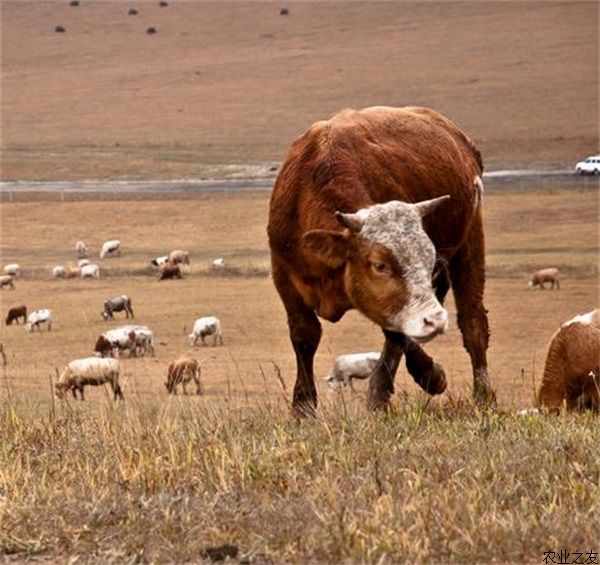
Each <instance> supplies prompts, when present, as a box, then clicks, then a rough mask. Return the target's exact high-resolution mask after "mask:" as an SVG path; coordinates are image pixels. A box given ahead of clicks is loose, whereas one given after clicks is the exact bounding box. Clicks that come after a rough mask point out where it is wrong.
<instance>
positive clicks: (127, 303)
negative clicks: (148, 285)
mask: <svg viewBox="0 0 600 565" xmlns="http://www.w3.org/2000/svg"><path fill="white" fill-rule="evenodd" d="M115 312H125V317H126V318H129V316H131V317H132V318H133V307H132V306H131V298H129V296H127V295H126V294H123V295H121V296H115V297H114V298H108V299H107V300H106V301H105V302H104V309H103V310H102V317H103V318H104V319H105V320H109V319H110V320H114V319H115V316H114V313H115Z"/></svg>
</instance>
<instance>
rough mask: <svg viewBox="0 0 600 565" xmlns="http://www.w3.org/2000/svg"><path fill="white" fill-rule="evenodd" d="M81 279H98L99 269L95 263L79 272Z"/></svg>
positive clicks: (85, 266)
mask: <svg viewBox="0 0 600 565" xmlns="http://www.w3.org/2000/svg"><path fill="white" fill-rule="evenodd" d="M79 272H80V273H81V278H82V279H99V278H100V267H99V266H98V265H96V264H95V263H90V264H89V265H84V266H83V267H81V269H80V270H79Z"/></svg>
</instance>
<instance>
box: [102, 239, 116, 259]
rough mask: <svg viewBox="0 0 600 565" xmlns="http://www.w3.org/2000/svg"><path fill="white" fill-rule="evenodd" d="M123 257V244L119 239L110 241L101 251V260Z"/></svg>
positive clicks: (104, 244) (103, 245)
mask: <svg viewBox="0 0 600 565" xmlns="http://www.w3.org/2000/svg"><path fill="white" fill-rule="evenodd" d="M120 256H121V242H120V241H119V240H118V239H109V240H108V241H105V242H104V243H103V244H102V249H100V259H104V258H105V257H120Z"/></svg>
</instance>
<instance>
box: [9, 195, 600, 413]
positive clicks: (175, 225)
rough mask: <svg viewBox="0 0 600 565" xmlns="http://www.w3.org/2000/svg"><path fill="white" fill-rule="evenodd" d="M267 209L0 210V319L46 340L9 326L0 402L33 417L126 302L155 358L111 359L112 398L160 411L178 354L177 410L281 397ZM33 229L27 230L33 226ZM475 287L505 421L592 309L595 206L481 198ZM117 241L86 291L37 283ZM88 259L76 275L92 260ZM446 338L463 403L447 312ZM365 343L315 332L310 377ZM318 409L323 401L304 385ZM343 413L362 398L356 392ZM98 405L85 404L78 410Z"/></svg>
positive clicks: (288, 363)
mask: <svg viewBox="0 0 600 565" xmlns="http://www.w3.org/2000/svg"><path fill="white" fill-rule="evenodd" d="M268 198H269V196H268V194H266V193H255V194H247V195H230V196H225V195H211V196H202V197H198V198H194V199H186V200H181V199H180V200H169V199H167V198H165V199H157V200H130V201H128V200H119V201H110V200H105V201H77V202H64V203H63V202H48V201H45V202H39V201H38V202H14V203H3V204H2V205H1V208H0V211H1V219H2V238H1V249H2V262H3V263H7V262H13V261H18V262H20V263H21V265H22V267H23V271H24V272H23V276H22V278H19V279H17V281H16V290H14V291H4V292H3V293H2V294H1V295H0V297H1V300H2V316H3V318H4V316H5V314H6V310H7V309H8V308H9V307H11V306H14V305H16V304H21V303H24V304H27V306H28V308H29V310H33V309H34V308H40V307H48V308H52V309H53V311H54V314H55V319H54V324H53V327H52V331H51V332H46V331H45V330H43V331H41V332H39V333H38V332H35V333H32V334H28V333H27V332H26V331H25V330H24V329H23V326H16V325H13V326H10V327H7V326H5V325H3V326H2V330H1V332H0V336H1V341H2V342H3V343H4V345H5V350H6V353H7V356H8V365H7V367H6V373H5V376H6V379H5V381H4V383H3V384H4V386H3V390H2V391H1V392H0V394H1V395H2V396H4V395H6V394H11V395H12V396H13V397H14V398H20V399H22V400H24V399H29V400H31V401H34V403H33V404H32V406H34V407H35V408H32V410H36V411H37V410H38V409H39V408H40V406H46V407H48V406H49V403H50V402H51V394H50V380H53V379H54V378H55V377H54V375H55V369H59V370H60V369H61V368H62V366H63V365H64V364H65V363H66V362H67V361H69V360H71V359H73V358H76V357H83V356H88V355H90V354H91V353H92V347H93V344H94V341H95V338H96V336H97V335H98V334H100V333H101V332H102V331H104V330H105V329H108V328H110V327H114V326H116V325H118V324H119V323H120V321H121V318H122V314H121V313H117V314H116V316H117V318H119V320H118V321H116V322H104V321H103V320H102V318H101V316H100V311H101V308H102V302H103V300H105V299H106V298H108V297H110V296H114V295H117V294H122V293H126V294H128V295H129V296H130V297H131V298H132V300H133V308H134V311H135V313H136V319H135V322H136V323H143V324H147V325H149V326H150V327H151V328H152V329H153V330H154V332H155V337H156V342H157V347H156V350H157V354H156V357H146V358H139V359H123V360H122V367H123V373H124V394H125V398H126V399H127V397H130V398H131V397H132V396H137V397H139V399H140V400H141V401H143V402H144V403H150V404H152V405H160V404H161V403H162V402H163V401H164V400H165V399H166V397H167V395H166V391H165V389H164V385H163V383H164V381H165V377H166V370H167V366H168V364H169V363H170V362H171V361H172V360H173V359H175V358H176V357H178V356H179V355H180V354H183V353H192V354H193V355H195V356H196V357H197V358H202V357H204V356H206V355H209V354H211V353H214V354H215V358H214V359H209V360H207V361H206V363H205V365H204V367H203V373H202V379H203V382H204V386H205V396H204V397H201V398H193V399H190V402H198V403H203V404H206V405H208V406H211V405H214V404H215V403H217V404H224V403H225V404H235V405H240V404H242V405H248V404H258V405H260V404H261V403H262V402H263V401H264V399H265V398H267V397H268V398H270V399H271V400H272V401H280V399H281V397H282V393H283V391H282V386H281V384H280V382H279V381H278V379H277V369H276V368H278V369H279V370H280V371H281V375H282V378H283V382H284V384H285V387H286V388H287V389H288V391H289V390H291V387H292V385H293V382H294V370H295V368H294V367H295V366H294V358H293V354H292V349H291V346H290V344H289V341H288V337H287V327H286V323H285V315H284V311H283V307H282V306H281V304H280V302H279V299H278V297H277V295H276V293H275V290H274V287H273V285H272V283H271V281H270V279H269V277H268V270H269V257H268V250H267V241H266V233H265V225H266V220H267V208H268ZM40 217H43V218H44V222H43V225H41V224H40V223H39V218H40ZM485 225H486V233H487V257H488V273H489V275H488V282H487V296H486V301H485V302H486V305H487V307H488V309H489V311H490V319H491V327H492V337H491V347H490V352H489V353H490V366H491V375H492V379H493V382H494V385H495V387H496V388H497V391H498V397H499V401H500V405H501V406H502V407H505V408H514V407H519V406H521V407H523V406H530V405H531V404H532V402H533V392H532V389H533V386H534V384H536V383H538V382H539V380H540V377H541V370H542V365H543V360H544V354H545V347H546V344H547V342H548V340H549V338H550V336H551V335H552V333H553V332H554V331H555V329H556V328H557V326H558V324H560V323H561V322H563V321H565V320H567V319H568V318H570V317H572V316H573V315H574V314H576V313H581V312H586V311H589V310H591V309H592V308H594V307H596V306H597V305H598V266H597V260H598V194H597V192H595V191H594V190H569V191H567V190H542V189H534V188H532V189H530V190H527V191H523V192H506V193H502V192H501V191H500V190H497V191H490V192H489V193H488V194H487V196H486V199H485ZM113 237H118V238H120V239H121V240H122V245H123V255H122V257H120V258H110V259H105V260H102V261H100V260H99V259H98V260H97V261H98V262H99V264H100V269H101V278H100V280H79V279H75V280H52V279H51V278H50V272H51V269H52V267H53V266H54V265H56V264H63V265H68V264H71V263H72V264H75V263H76V257H75V251H74V244H75V241H77V240H78V239H82V240H84V241H85V242H86V243H87V245H88V247H89V248H90V250H91V251H92V253H93V255H94V256H96V257H97V252H98V250H99V248H100V245H101V243H102V241H103V240H104V239H108V238H113ZM174 248H184V249H188V250H189V251H190V254H191V263H192V264H191V269H190V271H189V272H187V273H186V274H185V275H184V279H183V280H172V281H162V282H158V281H157V280H156V278H155V276H154V275H153V271H152V269H151V268H150V265H149V261H150V259H152V258H153V257H155V256H157V255H159V254H164V253H166V252H168V251H169V250H171V249H174ZM94 256H92V260H96V259H94ZM216 257H223V258H224V259H225V261H226V263H227V265H228V269H229V270H228V271H226V272H225V273H224V274H217V273H214V272H212V270H211V262H212V260H213V259H214V258H216ZM546 266H558V267H560V268H561V270H562V272H563V273H564V275H563V280H562V283H561V290H560V291H550V290H547V291H540V290H535V291H532V290H529V289H528V287H527V281H528V277H529V274H530V272H531V271H532V270H533V269H535V268H539V267H546ZM448 304H449V307H450V312H451V327H450V330H449V332H448V333H447V334H446V335H444V336H441V337H438V338H437V339H436V340H434V342H432V343H431V344H429V345H428V346H427V349H428V351H429V352H432V353H433V354H434V356H435V358H436V359H437V360H438V361H439V362H440V363H442V364H443V365H444V366H445V368H446V371H447V374H448V377H449V393H450V394H452V395H454V396H458V395H468V394H469V393H470V368H469V361H468V356H467V354H466V352H465V351H464V350H463V348H462V345H461V339H460V333H459V331H458V329H457V327H456V323H455V311H454V309H453V304H452V300H451V299H449V300H448ZM202 315H216V316H218V317H219V318H221V320H222V327H223V337H224V340H225V345H224V347H216V348H212V347H197V348H195V349H192V348H190V347H189V346H188V344H187V341H186V333H187V332H189V331H190V328H191V325H192V323H193V321H194V319H195V318H196V317H198V316H202ZM381 343H382V339H381V335H380V330H379V329H378V328H377V327H375V326H374V325H373V324H372V323H370V322H369V321H367V320H365V319H363V318H362V317H361V316H360V315H358V314H357V313H356V312H350V313H349V314H348V315H347V316H346V317H345V318H344V319H343V320H342V321H341V322H339V323H338V324H335V325H334V324H329V323H324V336H323V340H322V342H321V346H320V348H319V351H318V354H317V357H316V373H317V375H319V376H324V375H326V374H327V372H328V371H329V368H330V366H331V364H332V361H333V359H334V357H335V356H337V355H339V354H342V353H349V352H357V351H370V350H377V349H378V348H379V347H380V346H381ZM396 382H397V392H398V394H397V396H396V397H395V402H397V403H402V402H403V395H404V394H405V393H406V394H408V395H409V396H411V397H414V396H415V395H417V394H420V393H419V392H418V389H417V387H416V386H415V385H414V383H412V381H411V378H410V376H409V375H408V374H407V373H406V371H405V369H404V367H403V366H402V365H401V369H400V371H399V373H398V376H397V379H396ZM318 386H319V391H320V397H321V398H322V399H325V398H327V397H328V392H327V391H326V389H325V387H324V384H323V382H322V380H321V379H319V383H318ZM357 388H358V390H359V393H358V397H359V398H360V397H361V396H362V395H363V394H364V391H365V386H364V383H359V385H358V387H357ZM102 397H103V395H102V393H101V392H100V391H99V390H90V391H89V393H88V395H87V398H88V399H89V400H90V405H94V403H96V402H97V401H98V399H100V398H102Z"/></svg>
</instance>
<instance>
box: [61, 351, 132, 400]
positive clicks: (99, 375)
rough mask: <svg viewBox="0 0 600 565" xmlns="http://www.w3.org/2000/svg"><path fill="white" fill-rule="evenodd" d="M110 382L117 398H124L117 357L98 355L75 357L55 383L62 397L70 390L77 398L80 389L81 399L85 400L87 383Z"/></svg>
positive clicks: (100, 383) (95, 384) (96, 384)
mask: <svg viewBox="0 0 600 565" xmlns="http://www.w3.org/2000/svg"><path fill="white" fill-rule="evenodd" d="M105 383H109V384H110V386H111V388H112V391H113V394H114V397H115V400H117V399H118V398H121V399H123V392H122V391H121V387H120V386H119V362H118V361H117V360H116V359H99V358H98V357H85V358H83V359H74V360H73V361H71V362H70V363H69V364H68V365H67V366H66V367H65V369H64V371H63V372H62V374H61V375H60V377H59V378H58V381H57V383H56V385H55V389H56V396H57V397H58V398H60V399H62V398H64V397H65V394H66V393H67V392H68V391H69V390H70V391H72V393H73V398H75V399H77V394H76V391H79V395H80V396H81V400H84V396H83V389H84V386H85V385H94V386H98V385H103V384H105Z"/></svg>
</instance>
